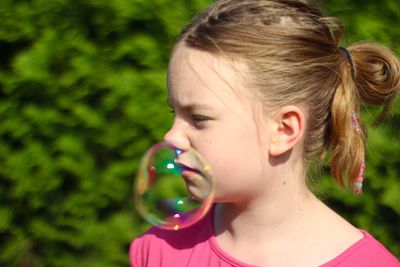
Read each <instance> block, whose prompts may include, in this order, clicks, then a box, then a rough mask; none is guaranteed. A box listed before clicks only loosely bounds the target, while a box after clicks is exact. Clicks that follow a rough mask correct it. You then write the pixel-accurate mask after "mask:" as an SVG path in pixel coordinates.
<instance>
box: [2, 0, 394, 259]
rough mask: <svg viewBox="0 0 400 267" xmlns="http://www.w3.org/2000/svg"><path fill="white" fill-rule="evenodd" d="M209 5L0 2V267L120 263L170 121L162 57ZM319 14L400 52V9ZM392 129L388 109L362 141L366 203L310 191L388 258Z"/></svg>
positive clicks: (139, 226) (328, 187)
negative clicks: (135, 196) (146, 155)
mask: <svg viewBox="0 0 400 267" xmlns="http://www.w3.org/2000/svg"><path fill="white" fill-rule="evenodd" d="M207 2H208V1H206V0H191V1H186V0H175V1H166V0H153V1H145V0H115V1H103V0H83V1H72V0H57V1H42V0H32V1H29V2H26V1H11V0H6V1H1V2H0V18H1V19H0V51H1V56H0V114H1V124H0V240H1V242H0V265H1V266H3V265H4V266H85V267H90V266H126V265H127V264H128V256H127V250H128V245H129V242H130V240H131V239H132V238H133V237H134V236H136V235H138V234H139V233H141V232H143V231H144V230H145V229H146V227H147V224H145V223H144V222H143V221H142V220H141V219H140V218H139V217H138V215H137V213H136V211H135V210H134V204H133V200H132V189H131V188H132V182H133V177H134V173H135V171H136V170H137V165H138V160H139V158H140V156H141V155H142V153H143V152H144V151H145V150H146V149H147V147H148V146H150V144H152V143H154V142H155V141H156V140H160V139H161V138H162V136H163V133H164V132H165V131H166V129H167V128H168V126H169V125H170V121H171V119H170V117H169V116H170V115H169V110H168V108H167V106H166V105H165V102H166V92H165V70H166V67H167V62H168V56H169V49H170V47H171V45H172V44H173V41H174V38H175V37H176V36H177V34H178V33H179V31H180V29H181V28H182V26H183V25H185V23H187V21H188V20H189V19H190V18H191V17H192V16H193V15H194V14H195V13H196V12H197V11H198V10H199V9H201V8H202V7H204V6H205V5H206V4H207ZM383 2H384V3H383ZM323 4H324V6H325V7H326V9H327V10H329V12H330V14H332V15H337V16H339V17H341V18H342V19H343V21H344V22H345V24H346V25H347V26H348V27H347V35H346V40H347V41H348V42H352V41H353V40H359V39H369V40H377V41H380V42H384V43H385V44H387V45H389V46H391V47H392V48H394V49H395V50H396V51H397V53H399V52H400V44H399V42H398V33H397V32H396V27H395V25H396V22H398V21H399V19H400V7H399V5H398V3H397V1H396V0H382V1H379V3H377V2H376V1H372V0H370V1H362V5H361V1H349V0H337V1H324V2H323ZM359 6H361V7H359ZM378 11H379V12H378ZM396 38H397V39H396ZM367 115H368V114H366V115H365V116H367ZM399 122H400V106H399V104H397V105H396V106H395V112H394V116H393V117H391V118H390V120H388V121H387V122H386V124H384V125H383V127H381V128H378V129H376V130H372V131H371V133H370V143H369V144H370V145H369V152H368V169H367V174H366V178H367V181H366V184H365V194H364V195H363V196H362V197H356V198H355V197H352V196H351V195H349V194H348V193H346V192H343V191H342V190H340V189H338V187H337V186H336V185H335V184H334V183H333V181H332V180H331V179H328V178H323V179H322V180H321V183H319V185H318V186H317V189H316V190H317V191H318V192H319V195H321V197H323V198H324V199H325V200H326V202H328V203H329V204H330V205H331V206H333V207H335V208H336V209H337V210H338V211H339V212H340V213H341V214H343V215H344V216H346V217H347V218H348V219H349V220H351V221H352V222H353V223H355V224H356V225H358V226H360V227H362V228H365V229H367V230H369V231H370V232H372V233H373V234H374V235H376V236H377V237H378V238H379V239H380V240H382V241H383V242H384V243H385V244H386V245H387V246H388V248H389V249H391V250H392V251H393V252H394V253H396V255H400V246H399V244H398V243H399V242H398V241H399V232H398V231H397V228H396V227H397V226H398V218H399V214H400V209H399V205H398V203H400V199H399V189H400V183H399V181H398V179H397V177H399V172H400V163H399V151H400V149H399V145H400V144H399V139H398V138H399V131H398V126H397V125H399ZM328 192H329V195H328Z"/></svg>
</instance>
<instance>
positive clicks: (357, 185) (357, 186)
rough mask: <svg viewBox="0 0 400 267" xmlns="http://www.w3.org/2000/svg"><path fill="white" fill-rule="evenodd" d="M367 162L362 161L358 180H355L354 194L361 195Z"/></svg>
mask: <svg viewBox="0 0 400 267" xmlns="http://www.w3.org/2000/svg"><path fill="white" fill-rule="evenodd" d="M365 168H366V166H365V163H364V161H363V162H361V166H360V171H359V173H358V177H357V178H356V180H355V181H354V184H353V190H354V194H355V195H359V194H361V193H362V185H363V182H364V172H365Z"/></svg>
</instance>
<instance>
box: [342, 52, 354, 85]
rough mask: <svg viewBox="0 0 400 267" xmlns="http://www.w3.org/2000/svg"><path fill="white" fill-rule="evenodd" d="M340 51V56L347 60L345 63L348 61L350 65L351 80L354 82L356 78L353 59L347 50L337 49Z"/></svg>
mask: <svg viewBox="0 0 400 267" xmlns="http://www.w3.org/2000/svg"><path fill="white" fill-rule="evenodd" d="M339 49H340V51H341V52H342V54H343V55H344V57H345V58H346V59H347V61H349V63H350V68H351V77H352V78H353V80H355V77H356V69H355V67H354V63H353V59H352V58H351V55H350V52H349V50H347V48H344V47H342V46H341V47H339Z"/></svg>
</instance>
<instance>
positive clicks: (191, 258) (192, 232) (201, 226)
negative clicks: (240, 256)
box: [129, 212, 400, 267]
mask: <svg viewBox="0 0 400 267" xmlns="http://www.w3.org/2000/svg"><path fill="white" fill-rule="evenodd" d="M211 214H212V212H210V213H209V214H208V215H207V216H206V217H205V218H203V219H202V220H201V221H200V222H198V223H197V224H195V225H193V226H191V227H189V228H186V229H182V230H179V231H176V232H175V231H167V230H161V229H158V228H154V227H153V228H151V229H150V230H149V231H148V232H147V233H145V234H143V235H142V236H140V237H138V238H136V239H134V240H133V241H132V244H131V246H130V251H129V257H130V263H131V266H132V267H156V266H157V267H158V266H166V267H170V266H171V267H172V266H173V267H182V266H190V267H197V266H198V267H206V266H207V267H217V266H218V267H231V266H236V267H250V266H252V267H254V266H253V265H249V264H246V263H244V262H241V261H239V260H237V259H235V258H233V257H232V256H230V255H229V254H227V253H226V252H224V251H223V250H222V249H221V248H220V247H219V246H218V244H217V242H216V240H215V236H214V230H213V223H212V222H213V218H212V215H211ZM360 231H361V232H362V233H363V234H364V238H362V239H361V240H359V241H358V242H356V243H355V244H353V245H352V246H350V247H349V248H348V249H347V250H346V251H344V252H343V253H341V254H340V255H338V256H337V257H336V258H334V259H332V260H330V261H329V262H327V263H325V264H323V265H321V266H322V267H328V266H329V267H330V266H340V267H357V266H363V267H369V266H370V267H372V266H374V267H375V266H379V267H380V266H385V267H395V266H397V267H399V266H400V263H399V261H398V260H397V259H396V258H395V257H394V256H393V255H392V254H391V253H390V252H389V251H388V250H386V249H385V247H384V246H383V245H382V244H381V243H379V242H378V241H377V240H376V239H375V238H373V237H372V236H371V235H370V234H369V233H367V232H365V231H363V230H360Z"/></svg>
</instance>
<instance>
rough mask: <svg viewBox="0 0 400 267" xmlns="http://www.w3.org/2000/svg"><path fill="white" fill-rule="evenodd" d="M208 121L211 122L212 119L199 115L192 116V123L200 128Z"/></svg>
mask: <svg viewBox="0 0 400 267" xmlns="http://www.w3.org/2000/svg"><path fill="white" fill-rule="evenodd" d="M208 120H210V118H208V117H206V116H203V115H197V114H193V115H192V121H193V123H194V124H195V125H196V126H200V125H202V124H203V123H204V122H206V121H208Z"/></svg>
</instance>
